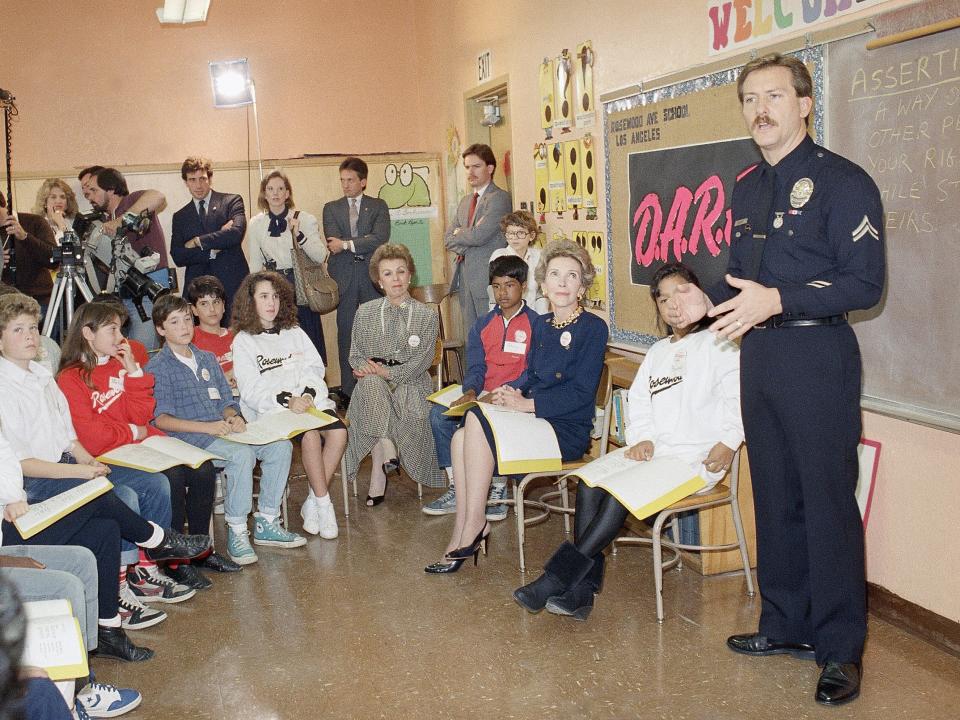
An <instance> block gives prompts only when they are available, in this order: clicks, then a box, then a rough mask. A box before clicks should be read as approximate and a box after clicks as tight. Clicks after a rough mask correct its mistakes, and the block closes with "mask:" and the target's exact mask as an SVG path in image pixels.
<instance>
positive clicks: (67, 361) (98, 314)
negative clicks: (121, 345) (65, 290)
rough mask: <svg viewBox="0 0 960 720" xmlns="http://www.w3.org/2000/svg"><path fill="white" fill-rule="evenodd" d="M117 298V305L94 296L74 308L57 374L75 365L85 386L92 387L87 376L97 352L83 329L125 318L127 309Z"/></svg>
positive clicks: (120, 321) (95, 361)
mask: <svg viewBox="0 0 960 720" xmlns="http://www.w3.org/2000/svg"><path fill="white" fill-rule="evenodd" d="M117 300H118V303H119V305H118V304H117V303H113V302H109V301H105V300H102V299H101V298H100V297H99V296H98V297H97V298H95V299H94V301H93V302H88V303H84V304H83V305H81V306H80V307H79V308H77V312H76V313H74V315H73V320H71V321H70V328H69V329H68V330H67V336H66V338H64V341H63V351H62V354H61V355H60V370H59V372H58V374H61V373H63V372H64V371H65V370H69V369H70V368H73V367H77V368H79V369H80V377H81V378H82V379H83V382H84V383H85V384H86V386H87V387H89V388H91V389H92V388H93V380H92V379H91V376H92V375H93V369H94V368H95V367H96V366H97V355H96V353H95V352H94V350H93V347H92V346H91V345H90V343H89V342H87V339H86V338H85V337H84V336H83V329H84V328H87V329H89V330H90V332H93V333H95V332H96V331H97V330H99V329H100V328H102V327H103V326H104V325H109V324H110V323H112V322H116V323H118V324H119V325H120V326H121V327H122V326H123V323H124V321H125V320H126V319H127V309H126V307H124V305H123V303H122V302H120V301H119V298H118V299H117Z"/></svg>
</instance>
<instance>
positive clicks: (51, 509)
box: [13, 477, 113, 540]
mask: <svg viewBox="0 0 960 720" xmlns="http://www.w3.org/2000/svg"><path fill="white" fill-rule="evenodd" d="M112 487H113V483H111V482H110V481H109V480H108V479H107V478H105V477H98V478H94V479H93V480H88V481H87V482H85V483H83V484H82V485H77V486H76V487H74V488H71V489H69V490H64V491H63V492H62V493H60V494H59V495H54V496H53V497H52V498H49V499H47V500H44V501H43V502H38V503H34V504H31V505H30V506H29V508H28V509H27V512H26V513H24V514H23V515H21V516H20V517H18V518H17V519H16V520H14V521H13V524H14V525H15V526H16V528H17V530H19V531H20V536H21V537H22V538H23V539H24V540H27V539H29V538H31V537H33V536H34V535H36V534H37V533H38V532H41V531H43V530H46V529H47V528H48V527H50V526H51V525H53V524H54V523H55V522H56V521H57V520H59V519H60V518H62V517H65V516H67V515H69V514H70V513H72V512H73V511H74V510H76V509H77V508H78V507H81V506H82V505H86V504H87V503H88V502H90V501H91V500H93V499H94V498H97V497H100V496H101V495H103V494H104V493H105V492H107V491H108V490H110V489H111V488H112Z"/></svg>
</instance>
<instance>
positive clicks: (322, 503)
mask: <svg viewBox="0 0 960 720" xmlns="http://www.w3.org/2000/svg"><path fill="white" fill-rule="evenodd" d="M316 500H317V507H326V506H327V505H332V504H333V503H331V502H330V493H327V494H326V495H324V496H323V497H318V498H317V499H316Z"/></svg>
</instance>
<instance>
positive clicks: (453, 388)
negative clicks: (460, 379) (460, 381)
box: [427, 385, 463, 408]
mask: <svg viewBox="0 0 960 720" xmlns="http://www.w3.org/2000/svg"><path fill="white" fill-rule="evenodd" d="M462 396H463V385H447V387H445V388H443V389H442V390H437V391H436V392H435V393H433V394H431V395H427V400H429V401H430V402H432V403H436V404H437V405H442V406H443V407H445V408H448V407H450V404H451V403H452V402H453V401H454V400H459V399H460V398H461V397H462Z"/></svg>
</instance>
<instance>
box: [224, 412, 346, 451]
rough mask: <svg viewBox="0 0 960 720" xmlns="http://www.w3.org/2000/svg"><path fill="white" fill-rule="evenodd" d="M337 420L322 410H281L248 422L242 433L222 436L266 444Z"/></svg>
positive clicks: (245, 441)
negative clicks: (296, 411)
mask: <svg viewBox="0 0 960 720" xmlns="http://www.w3.org/2000/svg"><path fill="white" fill-rule="evenodd" d="M335 421H336V418H335V417H334V416H332V415H330V414H328V413H325V412H323V411H322V410H317V411H316V412H313V411H307V412H305V413H299V414H298V413H295V412H291V411H289V410H281V411H279V412H275V413H269V414H267V415H261V416H260V417H259V418H257V419H256V420H254V421H253V422H249V423H247V429H246V430H244V431H243V432H242V433H230V434H228V435H221V436H220V437H222V438H223V439H224V440H230V441H232V442H238V443H243V444H244V445H266V444H267V443H272V442H276V441H277V440H289V439H290V438H293V437H296V436H297V435H300V434H301V433H305V432H307V430H316V429H317V428H322V427H324V426H325V425H329V424H330V423H333V422H335Z"/></svg>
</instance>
